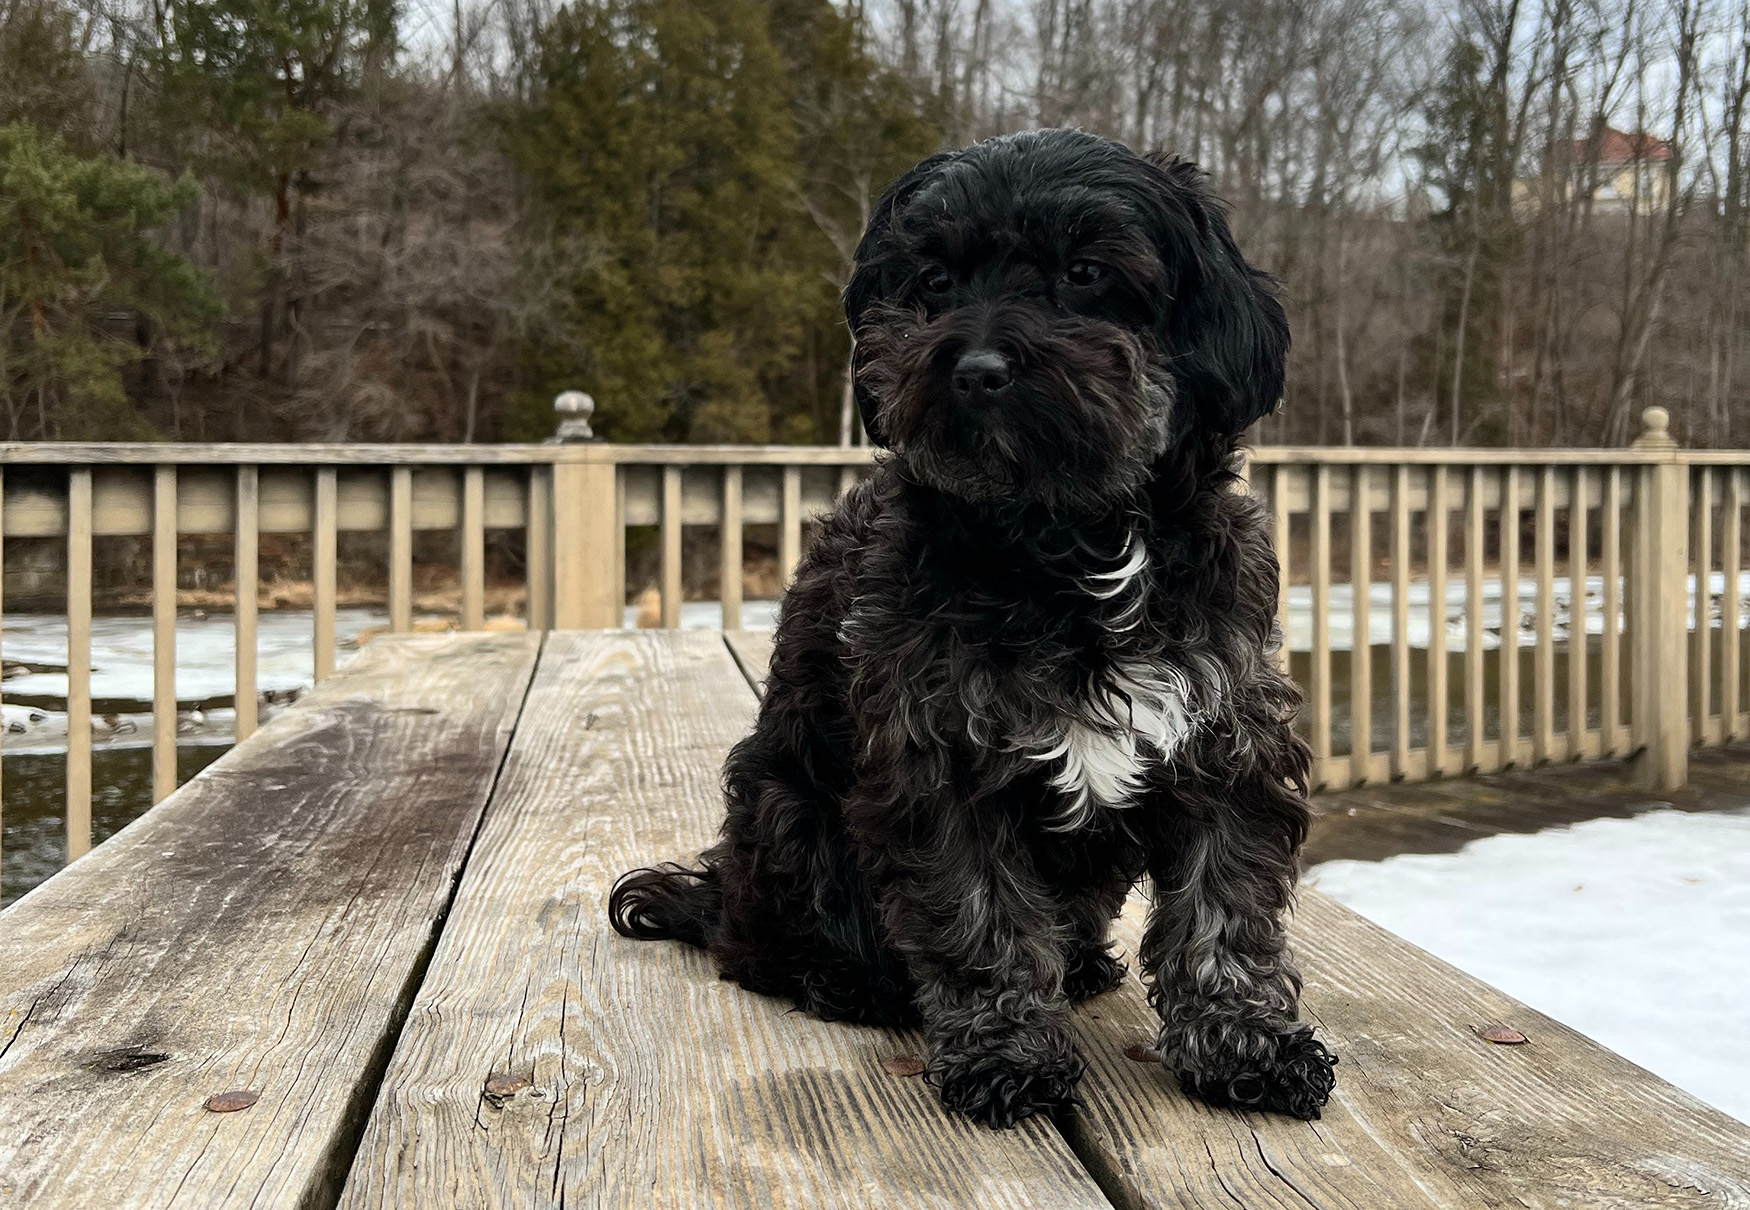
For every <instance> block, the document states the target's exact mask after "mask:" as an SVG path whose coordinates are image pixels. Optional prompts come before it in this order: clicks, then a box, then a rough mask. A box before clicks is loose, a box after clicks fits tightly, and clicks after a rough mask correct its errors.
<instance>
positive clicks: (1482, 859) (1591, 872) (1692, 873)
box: [1307, 808, 1750, 1122]
mask: <svg viewBox="0 0 1750 1210" xmlns="http://www.w3.org/2000/svg"><path fill="white" fill-rule="evenodd" d="M1307 881H1308V882H1309V883H1310V884H1311V885H1313V886H1316V887H1318V888H1319V889H1320V890H1321V891H1323V892H1325V893H1326V894H1328V895H1330V896H1331V897H1332V898H1334V899H1336V900H1338V901H1340V902H1342V903H1345V904H1347V905H1348V906H1350V907H1352V908H1354V909H1355V910H1356V911H1358V912H1360V913H1361V914H1362V915H1364V916H1366V917H1368V918H1369V919H1370V920H1372V921H1374V922H1375V923H1377V924H1379V925H1381V926H1382V927H1384V928H1387V929H1389V930H1391V931H1392V932H1394V933H1396V934H1398V935H1399V936H1400V937H1403V938H1405V939H1406V940H1408V941H1410V942H1412V943H1413V944H1415V945H1419V946H1421V947H1422V948H1423V949H1426V950H1428V951H1430V952H1431V953H1433V954H1436V955H1438V956H1439V957H1441V958H1444V959H1445V960H1446V961H1448V962H1450V963H1452V964H1453V965H1454V966H1457V967H1459V968H1460V969H1461V970H1464V971H1468V972H1469V973H1470V974H1472V975H1475V976H1476V977H1477V978H1479V979H1482V980H1483V981H1484V982H1486V983H1489V984H1492V985H1494V986H1495V987H1498V988H1500V989H1501V990H1502V991H1504V992H1506V993H1507V994H1508V995H1510V996H1514V997H1516V998H1518V999H1520V1000H1523V1001H1524V1002H1525V1003H1527V1004H1529V1005H1531V1006H1532V1007H1533V1008H1535V1009H1537V1010H1538V1011H1540V1012H1543V1013H1545V1014H1547V1015H1549V1016H1551V1017H1554V1018H1556V1019H1557V1020H1559V1021H1562V1022H1564V1023H1565V1024H1567V1025H1569V1026H1572V1027H1573V1028H1574V1029H1577V1030H1579V1031H1580V1032H1581V1033H1584V1034H1587V1035H1589V1036H1590V1037H1592V1038H1594V1039H1596V1040H1597V1041H1598V1042H1600V1043H1602V1044H1603V1045H1605V1046H1607V1047H1609V1048H1610V1049H1611V1050H1614V1051H1616V1052H1617V1053H1618V1054H1621V1055H1624V1056H1626V1057H1627V1058H1629V1059H1632V1060H1633V1061H1634V1062H1636V1063H1639V1064H1640V1065H1641V1066H1643V1067H1646V1068H1648V1069H1649V1070H1651V1071H1653V1072H1656V1073H1657V1074H1658V1075H1660V1076H1662V1077H1664V1078H1665V1079H1667V1080H1669V1081H1671V1083H1673V1084H1676V1085H1677V1086H1678V1087H1680V1088H1683V1089H1685V1090H1686V1091H1688V1092H1690V1093H1692V1094H1694V1095H1695V1096H1697V1097H1700V1098H1701V1099H1702V1100H1704V1101H1707V1102H1708V1103H1710V1104H1712V1105H1714V1106H1716V1107H1718V1108H1719V1109H1721V1110H1724V1111H1725V1112H1726V1113H1729V1114H1732V1115H1733V1116H1735V1117H1737V1118H1739V1119H1741V1120H1743V1121H1745V1122H1750V1033H1747V1032H1746V1031H1745V1029H1744V1004H1745V1003H1746V1002H1747V1001H1750V812H1732V813H1720V814H1686V813H1683V812H1680V811H1675V810H1671V809H1669V808H1665V809H1661V810H1656V811H1651V812H1648V813H1646V814H1644V815H1638V816H1636V817H1634V818H1632V819H1595V820H1591V821H1589V822H1586V823H1581V824H1575V825H1573V826H1571V827H1562V828H1550V829H1547V830H1545V831H1543V832H1538V833H1536V834H1534V835H1530V836H1507V835H1502V836H1491V837H1488V838H1486V839H1483V840H1477V841H1473V842H1471V843H1470V844H1468V845H1466V846H1465V847H1464V848H1463V849H1462V850H1461V851H1459V852H1457V853H1451V854H1441V855H1432V856H1431V855H1425V854H1406V855H1403V856H1399V857H1392V858H1388V859H1387V860H1385V861H1380V862H1361V861H1328V862H1325V863H1323V864H1322V865H1318V866H1315V867H1313V869H1312V870H1310V871H1309V872H1308V875H1307ZM1535 1042H1536V1039H1535V1038H1533V1043H1534V1044H1535Z"/></svg>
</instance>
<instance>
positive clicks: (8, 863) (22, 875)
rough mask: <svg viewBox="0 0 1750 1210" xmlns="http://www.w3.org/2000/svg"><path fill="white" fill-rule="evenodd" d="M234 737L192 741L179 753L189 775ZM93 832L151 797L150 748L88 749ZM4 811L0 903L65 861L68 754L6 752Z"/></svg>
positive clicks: (100, 835) (126, 818)
mask: <svg viewBox="0 0 1750 1210" xmlns="http://www.w3.org/2000/svg"><path fill="white" fill-rule="evenodd" d="M229 747H230V745H229V744H187V745H184V746H183V747H181V748H179V749H178V750H177V753H176V772H177V781H178V782H179V783H180V782H185V781H187V780H188V779H189V778H191V777H193V776H194V775H195V774H196V773H199V772H200V771H201V770H202V769H204V768H206V767H207V766H208V765H210V764H212V763H213V762H214V761H215V760H217V759H219V757H220V756H222V755H224V753H225V752H226V750H227V749H228V748H229ZM91 781H92V784H93V785H94V786H95V787H96V789H95V790H94V791H93V792H92V795H91V840H92V843H93V844H96V843H98V842H100V841H104V840H108V839H109V838H110V837H111V836H114V835H115V834H116V833H117V832H119V831H121V830H122V829H123V828H125V827H126V826H127V825H128V824H130V823H132V822H133V821H134V820H135V819H138V818H139V817H140V816H141V815H142V814H144V813H145V811H146V808H148V807H150V806H151V805H152V750H151V749H150V748H114V749H109V750H107V751H94V752H93V753H92V754H91ZM0 789H3V790H4V793H5V803H6V805H5V814H4V815H3V816H0V906H6V905H9V904H11V903H12V902H13V901H14V900H16V899H18V897H19V896H21V895H23V894H24V893H25V892H26V891H28V890H30V889H31V888H32V887H34V886H36V885H37V884H38V883H39V882H41V881H42V880H43V879H45V878H47V877H48V876H49V875H50V874H53V873H54V872H55V871H56V870H58V869H60V868H61V864H62V862H63V861H64V860H65V859H66V855H67V824H66V804H67V758H66V756H65V755H64V754H62V753H26V754H19V755H13V756H8V757H7V758H6V769H5V781H4V783H3V785H0Z"/></svg>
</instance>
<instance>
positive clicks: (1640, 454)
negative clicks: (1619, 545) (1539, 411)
mask: <svg viewBox="0 0 1750 1210" xmlns="http://www.w3.org/2000/svg"><path fill="white" fill-rule="evenodd" d="M1698 453H1700V451H1696V450H1685V449H1620V448H1619V449H1591V448H1575V449H1518V448H1496V449H1450V448H1433V449H1424V448H1414V447H1408V448H1394V447H1385V446H1365V447H1364V446H1323V445H1260V446H1256V447H1253V448H1251V449H1249V450H1247V451H1246V454H1247V457H1248V458H1249V459H1250V461H1251V463H1252V464H1253V465H1254V466H1257V465H1265V466H1270V465H1276V464H1279V463H1290V464H1308V463H1310V464H1312V465H1315V466H1317V465H1325V466H1381V465H1385V466H1397V465H1402V464H1406V463H1407V464H1410V465H1421V466H1550V465H1555V466H1651V465H1655V464H1658V463H1665V462H1672V461H1677V462H1691V461H1701V460H1703V459H1700V458H1698V457H1697V455H1698ZM1707 453H1708V454H1709V455H1712V457H1710V458H1708V459H1707V460H1708V461H1717V462H1727V463H1741V462H1750V451H1747V450H1710V451H1707Z"/></svg>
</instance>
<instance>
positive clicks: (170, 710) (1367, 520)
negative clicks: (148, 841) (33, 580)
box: [0, 409, 1750, 858]
mask: <svg viewBox="0 0 1750 1210" xmlns="http://www.w3.org/2000/svg"><path fill="white" fill-rule="evenodd" d="M871 461H872V457H871V453H870V451H868V450H864V449H839V448H812V447H788V448H785V447H742V446H733V447H731V446H630V445H628V446H617V445H608V444H601V443H579V444H548V445H528V446H315V445H305V446H245V445H230V446H226V445H205V446H193V445H102V444H92V445H83V444H81V445H70V444H63V445H48V444H43V445H38V444H14V445H0V474H3V475H4V493H3V497H0V510H3V511H0V537H4V538H5V539H16V538H22V537H37V538H42V537H51V538H61V537H64V538H65V542H66V561H65V572H66V601H67V605H66V618H67V722H68V738H67V777H66V785H67V812H66V824H67V854H68V856H69V858H74V857H78V856H79V855H80V854H82V853H84V852H85V851H86V850H87V849H88V848H89V846H90V837H91V754H92V739H91V735H92V732H91V726H92V718H91V707H92V699H91V684H90V675H89V668H90V653H91V630H92V612H93V611H92V600H93V598H92V554H93V541H94V538H97V537H102V536H105V535H136V536H141V537H149V538H150V541H151V549H152V557H151V567H152V600H153V629H152V633H153V700H152V715H153V725H152V750H153V798H154V801H156V800H158V799H160V798H162V797H164V796H165V795H167V794H169V793H170V792H171V791H172V790H174V789H175V786H176V745H177V730H176V723H177V709H176V708H177V702H176V690H175V669H176V652H175V642H176V629H175V620H176V600H177V594H176V587H177V554H176V552H177V538H178V536H179V535H199V534H206V535H213V534H217V535H226V534H228V535H231V536H232V541H233V544H234V566H235V583H236V594H235V632H236V693H235V709H236V734H237V735H238V736H239V737H241V736H244V735H247V734H249V733H250V731H252V730H253V729H254V727H255V725H256V721H257V699H258V693H257V689H258V685H257V665H256V632H257V625H258V616H257V593H258V589H259V561H258V560H259V553H260V541H261V536H262V535H264V534H303V535H308V538H309V541H310V548H311V551H312V558H311V569H312V598H313V614H314V620H313V639H312V641H313V647H314V650H313V662H314V672H315V677H316V678H317V679H318V680H319V679H321V678H323V677H325V676H327V675H328V674H329V673H331V672H332V671H333V670H334V667H335V661H336V650H337V643H336V628H335V616H336V595H337V566H338V562H337V549H338V540H339V536H340V535H341V534H343V533H348V532H359V531H375V532H378V533H382V534H386V536H387V543H386V545H387V556H386V558H387V568H386V580H387V593H386V595H387V608H388V615H389V625H390V628H391V629H393V630H408V629H411V628H412V626H413V624H414V616H413V614H414V609H413V599H414V593H413V552H414V534H415V532H416V531H433V530H449V531H454V532H455V533H457V534H458V535H459V539H460V541H459V549H460V555H459V559H458V564H459V566H458V568H457V571H458V576H459V584H460V598H459V609H458V611H457V623H458V624H459V625H460V626H461V627H462V628H464V629H475V628H479V627H480V626H482V625H483V624H484V623H485V620H486V618H485V605H484V603H485V599H486V592H485V589H486V579H485V569H486V534H487V532H488V531H489V530H507V531H516V532H517V533H518V534H519V535H520V541H521V550H522V552H523V554H524V556H525V560H526V563H525V565H526V567H527V584H526V604H525V607H524V608H523V611H522V612H523V621H524V622H525V623H526V624H527V625H529V626H531V627H536V628H542V629H547V628H553V627H559V628H588V627H611V626H618V625H621V624H622V620H623V617H624V608H625V602H626V566H627V560H626V555H625V542H626V533H627V530H628V528H629V527H639V526H654V527H656V529H657V533H658V550H659V558H658V559H657V567H658V571H657V582H658V584H657V586H658V588H659V592H660V600H661V605H660V622H661V624H662V625H665V626H677V625H679V624H680V621H681V605H682V595H683V592H682V585H683V578H682V573H683V557H684V546H683V542H682V533H683V528H684V527H687V526H713V527H716V529H717V531H718V541H717V543H716V547H717V549H716V551H715V557H716V558H717V559H718V560H719V571H720V573H722V574H720V577H719V578H720V584H721V589H720V594H719V602H720V608H721V615H720V616H721V622H722V624H723V625H724V626H725V627H727V628H736V627H739V626H740V625H741V622H742V617H743V605H744V602H743V591H742V588H743V581H742V576H741V575H740V574H739V572H740V568H741V567H742V561H743V560H742V556H743V550H742V545H743V537H744V529H745V527H746V526H749V525H772V526H775V527H776V535H777V537H776V546H777V559H778V565H779V571H780V574H781V576H782V577H783V578H785V579H787V578H788V575H789V572H790V570H791V569H792V568H793V567H794V566H795V564H796V561H797V559H798V558H799V557H800V554H801V551H802V548H803V540H804V534H805V530H804V526H805V523H806V521H807V520H808V519H809V518H810V517H811V516H814V515H818V514H819V513H820V512H822V511H823V510H825V509H827V508H828V507H830V506H831V504H832V502H833V501H834V500H835V499H836V498H837V497H838V496H839V495H841V494H842V493H843V492H844V491H845V490H847V489H848V488H849V487H850V485H851V484H853V483H854V482H855V481H856V479H857V477H858V476H859V475H860V474H864V473H866V471H867V468H868V466H869V465H870V463H871ZM1747 476H1750V452H1699V451H1683V450H1680V449H1678V448H1677V447H1676V445H1675V444H1674V443H1673V442H1671V440H1670V438H1669V436H1668V435H1667V434H1666V432H1665V417H1664V414H1663V412H1661V411H1660V410H1658V409H1652V410H1651V411H1650V412H1649V413H1648V418H1647V431H1646V432H1645V433H1644V434H1643V435H1642V437H1641V438H1640V439H1639V440H1638V441H1637V442H1636V444H1635V446H1634V447H1633V448H1631V449H1626V450H1361V449H1323V448H1319V449H1288V448H1261V449H1257V450H1255V451H1253V452H1252V453H1251V455H1250V457H1249V460H1248V463H1247V481H1248V483H1249V487H1250V490H1252V491H1254V492H1257V493H1259V494H1260V495H1262V496H1263V497H1265V498H1266V499H1267V500H1268V501H1269V505H1270V507H1271V508H1272V509H1273V511H1274V515H1275V523H1276V540H1277V547H1278V550H1279V551H1280V553H1281V558H1282V562H1283V566H1284V570H1285V573H1286V574H1285V575H1284V576H1283V581H1282V583H1283V588H1282V603H1281V604H1282V617H1283V619H1284V625H1285V627H1286V629H1287V632H1288V640H1289V641H1288V642H1287V643H1285V645H1284V652H1283V659H1284V661H1285V663H1286V666H1287V667H1288V668H1289V669H1290V671H1291V672H1292V673H1293V674H1294V675H1295V676H1296V678H1297V679H1299V680H1300V681H1301V682H1302V684H1303V685H1304V687H1305V689H1306V692H1307V703H1308V704H1307V708H1306V710H1305V712H1304V716H1303V725H1304V726H1305V729H1306V733H1307V736H1308V739H1309V741H1310V742H1311V744H1312V746H1313V749H1314V753H1315V758H1316V765H1315V780H1316V782H1317V783H1318V784H1319V785H1321V786H1345V785H1352V784H1356V783H1360V782H1366V781H1381V780H1387V779H1394V778H1402V779H1420V778H1427V777H1433V776H1440V775H1455V774H1460V773H1464V772H1467V771H1473V770H1481V771H1492V770H1498V769H1502V768H1506V767H1509V766H1524V765H1528V764H1533V763H1539V762H1545V761H1562V760H1574V759H1592V758H1602V757H1618V758H1623V757H1629V756H1638V757H1639V758H1640V760H1641V763H1642V766H1643V768H1644V771H1645V777H1646V779H1647V781H1648V782H1649V784H1653V785H1659V786H1666V787H1673V786H1676V785H1679V784H1681V783H1682V781H1683V779H1684V776H1685V762H1686V753H1687V749H1688V747H1689V746H1690V745H1691V744H1713V743H1722V742H1726V741H1730V740H1734V739H1739V738H1744V737H1746V736H1747V735H1750V717H1747V716H1746V713H1745V707H1746V706H1747V705H1750V694H1746V693H1745V692H1744V687H1745V669H1744V662H1745V657H1746V655H1750V649H1747V647H1746V644H1745V643H1744V641H1743V637H1742V629H1743V627H1744V626H1745V624H1746V620H1747V619H1746V612H1747V611H1746V610H1745V609H1744V607H1743V591H1742V589H1743V574H1744V564H1745V561H1744V559H1743V557H1742V553H1741V552H1742V543H1743V540H1744V525H1743V520H1744V518H1743V512H1744V508H1745V507H1746V504H1747V503H1750V482H1747ZM1358 500H1359V501H1364V502H1365V507H1362V508H1357V507H1356V506H1355V502H1356V501H1358ZM1504 519H1505V523H1504ZM1692 552H1693V553H1692ZM3 558H4V554H3V552H0V560H3ZM1576 585H1581V586H1582V589H1581V590H1580V591H1575V586H1576ZM1503 586H1506V591H1505V592H1503V591H1502V590H1503ZM1692 596H1693V598H1694V602H1695V603H1694V604H1693V605H1692V600H1691V598H1692ZM1491 598H1492V599H1493V601H1494V602H1495V604H1494V605H1493V606H1491ZM1522 600H1523V601H1524V605H1523V607H1522V606H1521V604H1520V602H1521V601H1522ZM1478 603H1480V604H1481V608H1478V607H1477V605H1478ZM1502 603H1505V606H1506V608H1505V609H1503V608H1502ZM1522 614H1523V615H1524V617H1523V620H1524V621H1525V622H1526V623H1528V624H1526V625H1518V624H1513V623H1514V622H1517V621H1520V620H1522V619H1521V615H1522ZM1503 618H1505V619H1507V624H1502V619H1503ZM1697 618H1699V619H1701V621H1700V623H1699V624H1697V622H1696V619H1697ZM1576 633H1582V634H1585V635H1587V636H1588V637H1587V639H1586V641H1585V642H1584V643H1576V642H1574V641H1573V639H1572V637H1571V636H1573V635H1575V634H1576ZM1345 636H1347V637H1345ZM1355 636H1365V641H1356V638H1355Z"/></svg>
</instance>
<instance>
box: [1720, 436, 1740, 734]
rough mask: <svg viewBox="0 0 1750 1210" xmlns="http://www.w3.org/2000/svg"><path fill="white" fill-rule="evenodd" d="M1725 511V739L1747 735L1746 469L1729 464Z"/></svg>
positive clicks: (1722, 549) (1722, 622) (1722, 633)
mask: <svg viewBox="0 0 1750 1210" xmlns="http://www.w3.org/2000/svg"><path fill="white" fill-rule="evenodd" d="M1725 476H1726V498H1725V511H1724V513H1723V514H1722V515H1721V517H1720V566H1721V569H1722V570H1723V571H1724V572H1725V579H1726V583H1725V590H1726V591H1725V595H1724V596H1722V597H1721V598H1720V716H1721V719H1722V721H1723V723H1724V730H1725V739H1727V740H1728V741H1729V740H1736V739H1742V738H1743V737H1744V733H1745V731H1744V721H1743V719H1742V718H1741V717H1740V715H1739V713H1738V707H1739V703H1740V701H1741V700H1742V699H1741V697H1740V695H1739V685H1740V679H1739V678H1740V677H1741V676H1742V675H1743V667H1742V663H1741V661H1742V659H1743V655H1742V647H1741V645H1740V642H1739V637H1740V636H1739V633H1738V627H1739V626H1740V625H1742V624H1743V620H1744V615H1743V610H1742V608H1741V604H1740V603H1741V601H1742V599H1743V598H1742V592H1743V589H1742V585H1741V581H1742V579H1743V568H1742V556H1741V554H1740V549H1739V544H1740V543H1741V542H1742V541H1743V534H1744V531H1743V528H1742V525H1743V521H1742V513H1743V510H1744V472H1743V470H1742V469H1741V468H1739V467H1735V466H1729V467H1727V468H1726V471H1725Z"/></svg>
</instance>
